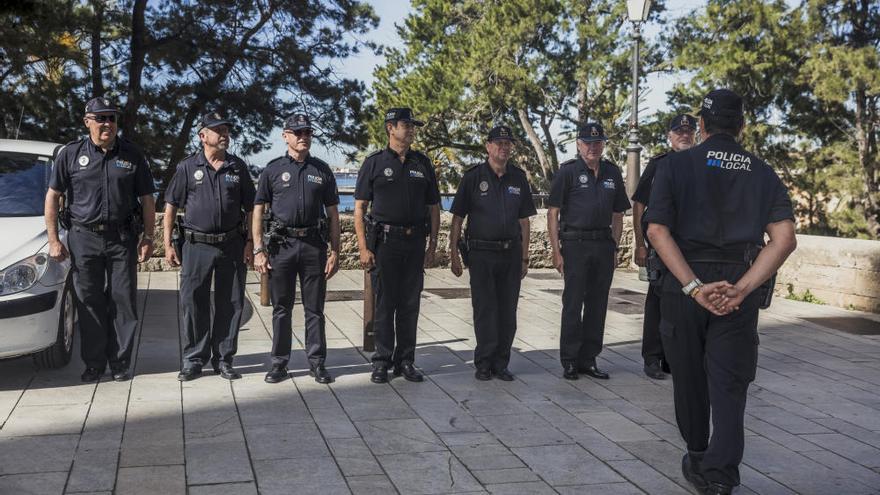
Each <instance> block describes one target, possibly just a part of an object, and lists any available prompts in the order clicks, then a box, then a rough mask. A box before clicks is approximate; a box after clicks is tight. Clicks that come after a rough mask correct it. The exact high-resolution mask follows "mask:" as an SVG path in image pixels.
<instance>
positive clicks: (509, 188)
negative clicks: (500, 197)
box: [507, 186, 519, 195]
mask: <svg viewBox="0 0 880 495" xmlns="http://www.w3.org/2000/svg"><path fill="white" fill-rule="evenodd" d="M507 194H517V195H518V194H519V188H518V187H516V186H507Z"/></svg>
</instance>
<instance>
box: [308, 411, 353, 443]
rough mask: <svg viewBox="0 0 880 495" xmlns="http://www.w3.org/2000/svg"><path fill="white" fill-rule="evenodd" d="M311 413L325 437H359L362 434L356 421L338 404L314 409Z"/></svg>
mask: <svg viewBox="0 0 880 495" xmlns="http://www.w3.org/2000/svg"><path fill="white" fill-rule="evenodd" d="M311 414H312V419H313V420H314V421H315V423H317V424H318V428H320V430H321V434H322V435H324V438H357V437H359V436H360V434H359V433H358V431H357V428H355V427H354V423H352V422H351V420H350V419H349V418H348V415H347V414H345V411H344V410H343V409H342V408H341V407H339V406H338V405H337V406H336V407H330V408H322V409H312V410H311Z"/></svg>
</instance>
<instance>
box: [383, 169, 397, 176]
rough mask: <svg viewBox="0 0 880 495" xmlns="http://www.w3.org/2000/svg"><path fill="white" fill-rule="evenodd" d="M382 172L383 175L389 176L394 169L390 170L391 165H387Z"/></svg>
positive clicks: (392, 173)
mask: <svg viewBox="0 0 880 495" xmlns="http://www.w3.org/2000/svg"><path fill="white" fill-rule="evenodd" d="M382 173H383V174H385V177H391V176H392V175H394V170H391V167H389V168H386V169H385V170H384V171H383V172H382Z"/></svg>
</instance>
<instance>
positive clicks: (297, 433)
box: [244, 423, 330, 461]
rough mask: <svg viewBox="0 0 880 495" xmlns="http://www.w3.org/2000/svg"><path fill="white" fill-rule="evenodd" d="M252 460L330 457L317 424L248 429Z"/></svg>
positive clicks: (247, 434) (246, 431)
mask: <svg viewBox="0 0 880 495" xmlns="http://www.w3.org/2000/svg"><path fill="white" fill-rule="evenodd" d="M244 431H245V436H246V437H247V442H248V447H249V448H250V453H251V458H252V459H253V460H255V461H256V460H259V461H263V460H268V459H300V458H303V457H309V458H320V457H327V456H329V455H330V451H329V449H327V444H326V443H325V442H324V438H323V437H321V434H320V433H319V432H318V427H317V426H315V424H314V423H290V424H278V425H265V426H247V427H245V430H244Z"/></svg>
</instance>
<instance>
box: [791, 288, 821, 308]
mask: <svg viewBox="0 0 880 495" xmlns="http://www.w3.org/2000/svg"><path fill="white" fill-rule="evenodd" d="M787 289H788V294H786V295H785V298H786V299H790V300H792V301H801V302H806V303H811V304H825V302H824V301H822V300H821V299H819V298H818V297H816V296H814V295H813V293H812V292H810V289H805V290H804V291H803V292H801V293H800V294H798V293H796V292H795V291H794V284H787Z"/></svg>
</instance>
